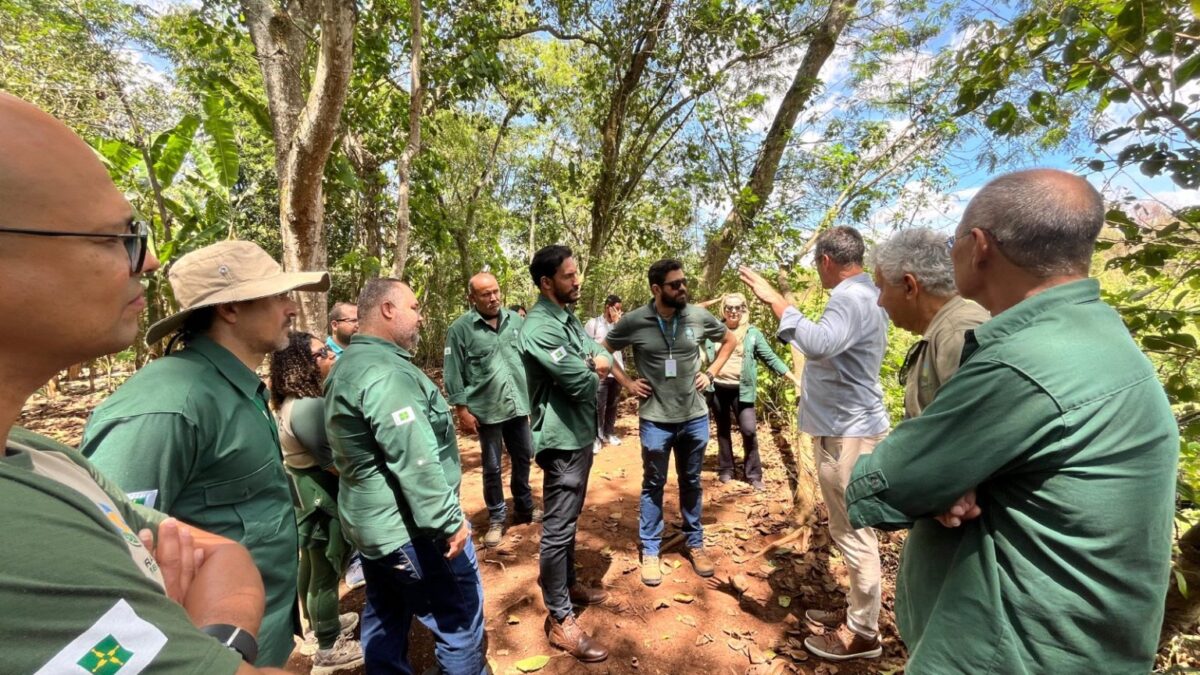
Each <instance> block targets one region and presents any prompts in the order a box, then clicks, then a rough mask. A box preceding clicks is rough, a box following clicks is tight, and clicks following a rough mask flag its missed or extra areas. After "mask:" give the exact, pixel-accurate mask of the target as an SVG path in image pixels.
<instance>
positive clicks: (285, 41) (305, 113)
mask: <svg viewBox="0 0 1200 675" xmlns="http://www.w3.org/2000/svg"><path fill="white" fill-rule="evenodd" d="M241 8H242V13H243V15H244V16H245V21H246V25H247V26H248V28H249V30H250V39H251V40H252V41H253V42H254V48H255V52H256V53H257V55H258V61H259V65H260V67H261V69H262V74H263V81H264V83H265V85H266V92H267V106H268V109H269V110H270V114H271V126H272V134H273V136H274V139H275V170H276V173H277V174H278V178H279V223H280V229H281V234H282V237H283V266H284V269H287V270H294V271H299V270H318V269H326V267H327V265H328V252H327V250H326V246H325V230H324V227H325V199H324V191H323V189H322V178H323V176H324V172H325V163H326V162H327V161H328V159H329V154H330V151H331V149H332V148H333V144H334V142H335V140H336V139H337V132H338V124H339V120H340V119H341V114H342V106H343V105H344V104H345V101H346V93H347V88H348V85H349V83H350V73H351V68H352V66H353V55H354V25H355V19H356V16H355V7H354V2H353V1H352V0H299V1H298V2H292V3H286V4H277V3H276V2H275V1H274V0H241ZM318 33H319V37H318V38H317V42H318V44H317V49H316V51H317V54H316V64H315V68H314V69H313V75H312V78H311V83H310V82H309V78H308V73H309V72H310V70H309V64H310V62H311V59H310V57H309V45H310V42H311V40H312V38H311V36H312V35H314V34H318ZM326 312H327V308H326V306H325V298H324V297H323V296H322V295H320V294H313V293H306V294H301V296H300V315H299V325H300V326H301V327H303V328H305V329H306V330H310V331H320V330H323V329H324V326H325V324H326V316H327V314H326Z"/></svg>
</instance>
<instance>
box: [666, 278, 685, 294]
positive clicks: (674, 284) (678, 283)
mask: <svg viewBox="0 0 1200 675" xmlns="http://www.w3.org/2000/svg"><path fill="white" fill-rule="evenodd" d="M687 285H688V280H687V279H676V280H675V281H664V282H663V288H669V289H671V290H673V291H677V290H679V289H681V288H684V287H686V286H687Z"/></svg>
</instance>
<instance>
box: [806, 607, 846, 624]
mask: <svg viewBox="0 0 1200 675" xmlns="http://www.w3.org/2000/svg"><path fill="white" fill-rule="evenodd" d="M804 620H805V621H808V622H809V623H813V624H816V625H818V626H824V627H825V628H837V627H838V626H840V625H842V624H843V623H845V621H846V610H844V609H835V610H833V611H829V610H824V609H806V610H804Z"/></svg>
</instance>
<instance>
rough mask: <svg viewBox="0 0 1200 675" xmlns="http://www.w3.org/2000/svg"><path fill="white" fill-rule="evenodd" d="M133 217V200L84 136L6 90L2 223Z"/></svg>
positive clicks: (58, 225)
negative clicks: (129, 200)
mask: <svg viewBox="0 0 1200 675" xmlns="http://www.w3.org/2000/svg"><path fill="white" fill-rule="evenodd" d="M83 213H89V214H90V215H91V220H94V221H95V223H94V224H96V225H99V226H103V225H112V224H113V223H120V222H124V221H127V220H128V219H129V217H130V213H131V211H130V208H129V204H128V203H127V202H126V201H125V198H124V197H123V196H122V195H121V193H120V191H118V190H117V188H116V187H115V186H114V185H113V183H112V180H111V179H110V178H109V176H108V171H106V170H105V168H104V165H103V164H101V163H100V160H99V159H98V158H97V157H96V154H95V153H94V152H93V151H92V149H91V148H90V147H88V145H87V144H86V143H84V142H83V139H81V138H79V136H76V135H75V133H74V132H72V131H71V130H70V129H68V128H67V127H66V126H65V125H64V124H63V123H61V122H59V121H58V120H56V119H54V118H53V117H51V116H49V115H47V114H46V113H44V112H42V111H41V110H39V109H37V108H35V107H34V106H32V105H30V104H29V103H26V102H25V101H22V100H21V99H18V98H15V97H13V96H10V95H8V94H4V93H0V227H20V228H25V229H36V230H43V229H44V230H64V231H66V230H71V231H73V230H79V229H81V228H82V227H83V226H85V225H87V224H91V223H83V222H80V221H79V216H80V214H83Z"/></svg>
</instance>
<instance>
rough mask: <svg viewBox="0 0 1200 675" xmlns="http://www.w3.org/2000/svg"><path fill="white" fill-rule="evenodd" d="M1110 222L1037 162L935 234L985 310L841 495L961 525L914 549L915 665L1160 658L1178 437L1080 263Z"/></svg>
mask: <svg viewBox="0 0 1200 675" xmlns="http://www.w3.org/2000/svg"><path fill="white" fill-rule="evenodd" d="M1103 225H1104V201H1103V199H1102V198H1101V196H1100V195H1099V194H1098V193H1097V192H1096V190H1095V189H1094V188H1092V186H1091V185H1089V184H1088V183H1087V182H1086V181H1084V180H1083V179H1081V178H1078V177H1076V176H1073V175H1071V174H1068V173H1065V172H1062V171H1055V170H1048V169H1040V170H1031V171H1022V172H1017V173H1013V174H1008V175H1006V176H1001V177H1000V178H997V179H996V180H994V181H992V182H990V183H988V184H987V185H985V186H984V187H983V189H982V190H980V191H979V193H978V194H977V195H976V196H975V198H974V199H972V200H971V202H970V204H968V206H967V209H966V211H965V212H964V214H963V218H962V222H961V223H960V224H959V226H958V229H957V231H956V233H955V234H954V235H953V236H952V237H951V238H950V240H948V241H947V242H946V243H947V245H948V246H951V247H952V249H951V256H952V258H953V261H954V276H955V280H956V282H957V285H958V289H959V291H960V292H961V293H962V295H963V296H964V297H966V298H969V299H972V300H975V301H977V302H979V304H981V305H983V307H984V308H985V309H987V310H988V311H990V312H991V314H992V317H993V318H992V319H991V320H990V321H988V322H986V323H984V324H982V325H981V326H979V327H978V328H977V329H975V330H974V331H973V332H971V333H969V334H968V336H967V338H966V343H965V346H964V348H963V354H962V365H961V366H960V367H959V369H958V372H956V373H955V374H954V376H953V377H951V378H950V379H949V380H948V381H947V382H945V384H943V385H942V387H941V389H940V390H938V393H937V397H936V398H935V399H934V400H933V402H932V403H931V404H930V405H929V406H928V407H926V408H925V409H924V410H923V411H922V412H921V416H920V417H916V418H914V419H911V420H906V421H905V422H904V423H902V424H901V425H899V426H898V427H897V428H896V430H895V431H893V432H892V434H891V435H890V436H889V437H888V438H887V439H886V440H884V441H883V442H882V443H880V444H879V446H878V447H876V448H875V452H874V453H873V454H870V455H865V456H862V457H860V458H859V459H858V462H857V464H856V465H855V467H854V472H853V474H852V476H851V480H850V484H849V487H848V488H847V490H846V502H847V506H848V509H849V514H850V519H851V521H852V522H853V524H854V526H855V527H866V526H875V527H881V528H885V529H897V528H905V527H913V525H914V523H915V522H920V521H922V520H923V519H930V518H935V517H936V518H937V519H938V520H940V521H941V522H942V523H943V524H945V525H948V526H951V527H954V528H956V529H953V530H950V531H949V532H948V533H946V532H942V533H939V536H932V537H931V536H926V535H927V533H929V532H930V531H931V530H930V528H928V527H926V528H923V529H922V528H914V529H913V531H912V533H911V534H910V535H909V538H908V541H907V542H906V543H905V546H904V553H903V558H904V559H903V561H902V563H901V570H900V574H899V576H898V578H897V580H896V623H897V625H898V626H899V628H900V635H901V637H902V638H904V641H905V643H906V644H907V646H908V651H909V661H908V663H907V664H906V666H905V669H906V671H907V672H910V673H914V674H917V675H920V674H924V673H939V674H940V673H960V672H968V673H1145V672H1148V671H1149V670H1150V669H1151V668H1152V666H1153V664H1154V656H1155V652H1156V647H1157V640H1158V635H1159V628H1160V625H1161V623H1162V618H1163V598H1164V597H1165V594H1166V591H1167V580H1168V574H1169V570H1170V563H1171V542H1172V524H1173V517H1174V507H1175V490H1174V486H1175V480H1176V464H1177V461H1178V452H1179V437H1178V430H1177V427H1176V423H1175V419H1174V417H1173V416H1172V414H1171V408H1170V405H1169V404H1168V402H1167V398H1166V395H1165V394H1164V392H1163V389H1162V386H1161V385H1160V384H1159V382H1158V380H1157V378H1156V376H1155V370H1154V367H1153V365H1152V364H1151V363H1150V362H1149V361H1148V360H1147V359H1146V357H1145V356H1144V355H1142V353H1141V352H1140V351H1138V348H1137V346H1136V345H1135V344H1134V342H1133V340H1132V339H1130V337H1129V332H1128V330H1127V329H1126V328H1125V326H1124V324H1123V323H1122V322H1121V319H1120V317H1119V316H1118V315H1117V313H1116V312H1114V311H1113V310H1112V309H1111V308H1110V307H1108V306H1107V305H1105V304H1104V303H1102V302H1101V301H1100V293H1099V291H1100V289H1099V284H1098V283H1097V281H1096V280H1095V279H1089V278H1088V276H1087V275H1088V267H1089V265H1090V262H1091V258H1092V253H1093V249H1094V245H1095V241H1096V237H1097V235H1098V234H1099V232H1100V229H1101V227H1102V226H1103ZM1098 364H1100V365H1101V366H1102V367H1097V365H1098ZM941 535H944V536H941ZM917 581H919V582H922V583H920V584H918V583H914V582H917Z"/></svg>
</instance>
